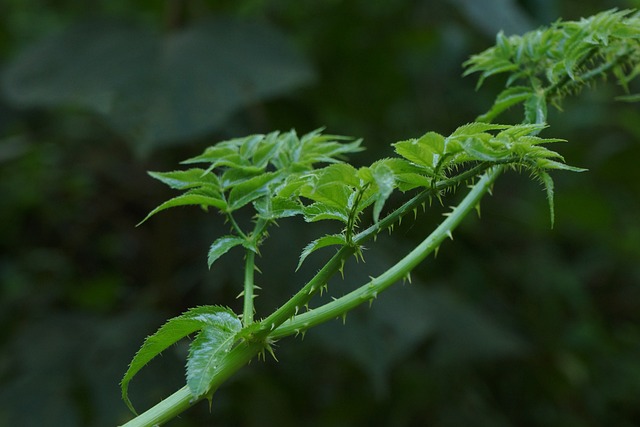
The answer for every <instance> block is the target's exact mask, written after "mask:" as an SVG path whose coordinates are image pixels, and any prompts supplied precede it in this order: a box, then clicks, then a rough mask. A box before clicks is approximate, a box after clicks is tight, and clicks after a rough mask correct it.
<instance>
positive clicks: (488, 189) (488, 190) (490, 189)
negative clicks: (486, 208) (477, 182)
mask: <svg viewBox="0 0 640 427" xmlns="http://www.w3.org/2000/svg"><path fill="white" fill-rule="evenodd" d="M487 193H489V195H490V196H493V185H491V186H490V187H489V188H487Z"/></svg>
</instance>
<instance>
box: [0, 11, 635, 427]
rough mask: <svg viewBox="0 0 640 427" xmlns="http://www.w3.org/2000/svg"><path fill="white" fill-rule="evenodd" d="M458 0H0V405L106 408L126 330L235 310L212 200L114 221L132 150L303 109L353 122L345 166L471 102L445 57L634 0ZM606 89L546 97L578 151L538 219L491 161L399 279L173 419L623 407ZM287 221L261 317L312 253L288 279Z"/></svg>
mask: <svg viewBox="0 0 640 427" xmlns="http://www.w3.org/2000/svg"><path fill="white" fill-rule="evenodd" d="M477 3H478V2H473V1H464V0H439V1H426V0H425V1H388V0H385V1H379V2H370V1H369V2H367V1H360V0H354V1H350V2H341V1H335V0H334V1H326V2H315V1H309V0H302V1H297V2H293V1H290V0H289V1H285V0H279V1H272V2H266V1H260V0H245V1H216V2H214V1H212V0H172V1H164V2H156V1H147V0H144V1H139V2H127V1H123V0H119V1H95V2H84V1H79V0H58V1H51V0H28V1H24V0H7V1H4V2H2V4H1V5H0V55H1V56H0V74H1V91H0V178H1V179H0V236H1V238H2V239H1V240H0V248H1V249H0V321H1V322H2V325H3V328H2V330H1V332H0V345H1V346H2V351H1V352H0V382H1V383H2V385H1V386H0V425H20V426H32V425H33V426H36V425H42V424H43V423H46V424H48V425H60V426H112V425H115V424H116V423H118V422H122V421H124V420H126V419H128V417H129V416H130V415H129V414H128V410H127V408H126V407H125V405H124V404H123V403H122V402H121V401H120V393H119V389H118V381H119V379H120V378H121V375H122V373H123V372H124V371H125V369H126V366H127V363H128V361H129V360H130V358H131V356H132V355H133V354H134V352H135V350H136V348H137V346H138V345H139V343H140V342H141V341H142V339H143V337H144V336H146V335H148V334H150V333H151V332H153V331H155V330H156V329H157V327H158V326H159V325H160V324H161V323H162V322H163V319H166V318H167V317H170V316H173V315H176V314H178V313H180V312H182V311H184V309H185V308H187V307H191V306H195V305H199V304H214V303H215V304H225V305H229V306H231V307H233V308H234V309H235V310H236V311H240V307H239V301H238V300H236V299H235V296H236V295H237V294H238V293H239V292H240V290H241V289H240V287H241V285H240V283H241V276H242V271H241V269H240V267H239V265H237V264H233V263H231V262H230V263H228V264H219V265H216V266H214V268H212V270H211V271H208V270H207V266H206V250H207V248H208V245H209V244H210V241H211V239H212V237H215V236H217V235H219V234H220V230H221V229H225V227H226V226H225V225H224V224H223V223H222V220H221V219H216V218H215V217H212V216H211V215H208V216H205V215H204V214H201V213H199V212H198V211H197V209H195V210H193V209H184V210H174V211H175V212H168V213H165V214H164V215H162V216H158V217H157V218H154V219H153V220H150V221H148V222H147V223H145V224H144V226H141V227H139V228H135V224H136V223H138V222H139V221H140V220H141V219H142V218H144V216H145V215H146V214H147V213H148V211H149V210H150V209H151V208H153V207H154V206H157V205H158V204H159V203H160V202H161V201H162V200H166V199H167V198H168V197H170V195H171V193H170V190H165V189H164V188H162V186H160V185H157V184H156V183H155V182H154V181H153V180H151V179H150V178H148V176H147V175H146V173H145V171H146V170H168V169H171V168H173V167H174V165H175V164H176V163H177V162H178V161H180V160H181V159H183V158H187V157H190V156H192V155H193V154H194V153H198V152H201V151H202V149H203V148H204V147H206V146H208V145H210V144H211V143H212V141H217V140H221V139H224V138H228V137H235V136H242V135H247V134H250V133H255V132H269V131H271V130H274V129H282V130H288V129H290V128H296V129H298V130H299V131H300V132H301V133H302V132H306V131H309V130H312V129H315V128H317V127H318V126H326V127H327V129H328V131H330V132H331V133H337V134H345V135H353V136H357V137H360V136H362V137H364V138H365V143H364V145H365V146H366V147H368V150H367V151H366V152H364V153H361V154H359V155H358V156H354V157H353V160H354V162H355V163H356V164H358V162H359V161H361V162H362V163H363V164H364V163H366V162H368V161H369V160H371V159H378V158H380V157H382V156H384V155H386V154H388V153H390V152H391V147H390V146H389V144H390V143H392V142H396V141H398V140H401V139H406V138H408V137H412V136H418V135H421V134H423V133H425V132H426V131H429V130H434V131H437V132H441V133H449V132H451V131H452V130H453V129H455V128H456V127H457V126H459V125H461V124H463V123H466V122H468V121H470V120H472V119H473V118H474V117H475V116H477V115H478V114H480V113H482V112H484V111H486V110H487V109H488V108H489V106H490V105H491V101H492V99H493V97H494V96H495V94H496V93H497V90H498V89H499V88H500V87H501V86H500V84H499V82H496V83H493V82H487V85H486V87H485V88H483V89H482V90H481V91H479V92H477V93H476V92H474V87H475V83H476V82H475V80H474V79H473V78H465V79H463V78H461V73H462V68H461V64H462V62H464V61H465V60H466V59H467V58H468V57H469V55H471V54H473V53H477V52H479V51H480V50H482V49H484V48H486V47H488V46H489V45H491V44H492V43H493V41H494V34H495V32H496V31H497V30H499V29H504V30H505V31H506V32H507V33H520V32H524V31H527V30H529V29H531V28H533V27H535V26H538V25H543V24H548V23H549V22H551V21H554V20H555V19H557V18H558V17H563V18H566V19H577V18H579V17H580V16H586V15H590V14H593V13H596V12H598V11H601V10H604V9H607V8H610V7H619V8H626V7H640V2H638V1H637V0H636V1H633V0H628V1H623V0H619V1H613V0H611V1H595V0H589V1H584V0H582V1H578V0H528V1H525V0H522V1H515V0H490V1H489V0H487V1H484V2H483V5H484V6H485V7H484V9H483V10H478V7H477ZM229 64H233V67H231V66H230V65H229ZM241 71H242V72H241ZM636 89H637V88H636ZM636 92H637V90H636ZM618 94H620V92H619V90H618V88H615V87H612V86H610V85H606V84H604V83H603V84H601V85H598V87H596V88H594V90H592V91H590V92H585V93H583V94H581V95H580V96H579V97H577V98H575V99H572V100H567V101H565V102H564V103H563V106H562V107H563V109H564V112H562V113H556V112H552V114H551V116H550V123H551V129H550V130H549V131H548V133H546V134H545V136H552V137H560V138H565V139H568V140H569V141H570V143H569V144H566V145H564V146H563V147H561V148H562V154H563V155H564V156H565V158H566V159H567V161H568V162H569V163H571V164H573V165H577V166H581V167H585V168H588V169H589V170H590V171H589V172H587V173H584V174H575V175H574V174H558V175H557V177H556V176H554V177H556V226H555V228H554V230H550V229H549V227H548V212H547V211H546V209H547V206H546V203H545V200H544V194H543V192H542V191H541V190H540V188H539V187H537V186H535V185H531V184H530V183H528V182H527V180H526V177H523V178H519V177H518V176H514V175H510V178H509V179H505V180H502V182H499V183H498V185H497V186H496V189H495V191H494V196H493V197H492V198H489V199H487V200H485V202H484V203H483V206H482V219H477V218H473V219H469V220H467V221H466V222H465V224H464V226H463V228H462V230H461V231H460V232H459V233H458V234H457V235H456V240H455V241H454V242H453V243H450V244H447V245H444V246H443V247H442V249H441V251H440V253H439V255H438V258H437V259H436V260H435V261H434V260H429V261H428V262H426V263H425V265H424V266H423V267H421V268H420V269H419V270H418V271H416V272H415V274H414V277H413V279H414V280H413V284H412V285H408V284H405V285H399V286H398V287H397V288H395V289H393V290H391V291H389V293H388V294H385V295H381V296H380V298H379V299H378V300H377V301H376V302H375V303H374V304H373V306H372V308H371V309H367V308H363V309H361V310H357V311H356V312H354V313H352V314H350V315H349V316H348V317H347V322H346V326H343V325H342V323H341V322H340V321H336V322H333V323H329V324H327V325H324V326H322V327H320V328H318V329H317V330H314V331H311V332H310V333H308V334H307V336H306V338H305V339H304V341H302V342H300V340H299V339H296V340H295V341H294V340H288V341H286V342H282V343H281V344H280V345H279V347H278V348H277V349H276V351H277V354H278V358H279V360H280V362H279V363H276V362H273V361H268V362H267V363H261V362H260V363H253V364H251V365H250V366H249V368H247V369H245V370H243V371H242V372H240V374H239V375H238V376H237V377H235V378H233V379H231V380H230V381H229V383H228V384H227V385H226V386H224V387H223V388H222V389H221V390H220V391H219V392H218V393H217V394H216V396H215V398H214V401H213V407H212V414H210V413H209V411H208V408H207V405H205V404H202V405H198V406H197V407H196V408H194V410H193V411H189V412H187V413H186V414H184V415H183V416H181V417H180V418H179V419H176V420H175V421H174V422H173V423H172V425H176V426H194V425H213V424H215V425H234V426H253V425H261V426H270V425H278V426H289V425H299V424H304V425H311V426H316V425H317V426H323V425H332V426H341V425H350V426H353V425H363V426H364V425H372V424H374V423H375V424H377V425H388V426H412V425H432V426H466V425H477V426H542V425H545V426H546V425H562V426H574V425H575V426H590V425H593V426H598V425H615V426H623V427H624V426H633V425H638V424H640V409H639V408H640V406H638V402H637V396H640V362H639V360H640V262H639V261H640V179H638V178H639V176H638V168H637V159H640V144H638V139H639V138H640V110H638V107H637V105H634V104H626V103H614V102H613V101H612V99H613V97H614V96H616V95H618ZM437 221H438V214H437V213H435V214H434V215H433V217H432V218H430V219H428V220H426V221H424V223H422V222H421V223H411V222H410V221H408V222H405V223H403V225H402V227H400V229H399V230H398V232H396V233H394V236H393V238H381V239H380V240H379V244H377V245H375V247H373V245H372V248H371V250H370V251H368V252H367V257H366V259H367V263H366V264H358V265H355V264H354V265H348V266H347V269H348V270H350V273H349V272H347V273H348V274H351V276H348V277H354V278H357V277H358V275H361V276H362V277H363V278H366V277H367V276H368V275H372V274H375V273H376V272H378V271H381V270H383V269H384V268H385V266H386V265H389V264H391V263H392V262H393V261H394V260H395V259H396V258H397V256H398V254H399V253H402V252H404V251H405V250H406V249H408V248H410V247H411V245H412V244H413V243H414V242H415V241H416V239H419V238H420V236H423V235H424V234H425V233H426V232H428V231H429V230H430V229H431V228H432V226H433V224H435V223H436V222H437ZM308 227H309V225H308V224H303V223H302V222H300V223H297V224H296V223H293V224H287V225H283V227H282V228H281V229H279V230H278V232H277V233H273V237H272V238H271V239H270V240H269V242H268V243H267V245H266V246H265V247H264V249H263V259H262V260H261V261H260V265H261V266H263V268H262V270H263V275H262V276H260V277H259V278H258V279H259V281H261V282H263V283H260V282H259V283H258V284H259V285H260V286H262V288H263V291H262V293H261V295H260V296H259V298H258V299H257V300H256V306H257V310H258V313H257V314H258V316H263V315H266V314H268V313H269V312H270V310H271V309H273V308H274V307H276V306H277V305H278V304H279V303H281V302H283V301H284V300H285V299H286V298H287V297H288V296H289V295H290V294H291V293H292V292H293V291H294V290H295V289H296V288H297V287H298V285H299V284H300V283H302V282H303V281H304V279H305V278H308V277H309V276H310V274H312V272H314V271H315V269H316V268H317V266H318V264H317V263H318V262H320V261H319V260H315V262H316V264H314V259H311V258H310V259H309V260H308V261H307V262H306V263H305V265H304V266H303V268H302V269H301V270H300V271H299V272H298V273H294V269H295V266H296V263H297V256H298V254H299V253H300V251H301V250H302V248H303V247H304V245H305V244H306V243H307V242H309V241H310V240H312V239H313V238H314V237H315V236H317V230H315V229H312V230H311V231H310V230H309V229H308ZM311 227H312V228H313V227H314V226H311ZM320 256H321V255H320V254H318V255H315V257H320ZM229 260H230V261H231V260H232V257H230V258H229ZM358 283H359V281H358V280H354V283H345V282H340V281H338V282H337V283H335V284H332V286H331V288H332V289H333V290H335V292H337V293H341V292H342V291H343V290H344V292H346V291H348V290H349V289H350V286H352V285H356V284H358ZM336 336H338V337H341V338H340V339H339V340H336V339H334V338H332V337H336ZM185 353H186V346H180V345H179V346H176V347H173V348H171V349H170V350H168V351H166V352H165V357H163V358H160V359H159V360H158V361H154V363H152V364H151V365H150V368H149V371H147V372H145V373H143V374H141V377H140V379H136V383H135V384H133V385H132V387H131V393H132V395H133V396H134V399H135V401H136V402H138V403H137V405H140V407H144V406H148V405H151V404H153V403H155V402H157V401H158V400H159V399H161V398H162V397H164V396H166V395H168V394H169V393H171V392H172V391H173V390H175V389H176V388H177V387H179V386H181V385H182V384H183V383H184V377H183V371H182V369H181V367H182V365H183V362H182V361H183V360H184V356H185Z"/></svg>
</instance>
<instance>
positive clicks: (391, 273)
mask: <svg viewBox="0 0 640 427" xmlns="http://www.w3.org/2000/svg"><path fill="white" fill-rule="evenodd" d="M503 169H504V167H503V166H496V167H494V168H493V169H491V170H490V171H488V172H487V173H486V174H485V175H484V176H483V177H482V178H480V180H478V182H477V183H476V184H475V185H474V186H473V187H472V189H471V191H469V193H468V194H467V195H466V196H465V198H464V199H463V200H462V202H460V204H459V205H458V206H457V207H456V208H454V209H453V211H452V212H451V213H450V214H449V215H448V216H447V218H446V219H445V220H444V221H443V222H442V223H441V224H440V225H439V226H438V227H437V228H436V229H435V230H434V231H433V232H432V233H431V234H430V235H429V236H428V237H427V238H426V239H425V240H424V241H422V243H420V244H419V245H418V246H417V247H416V248H414V249H413V250H412V251H411V252H410V253H409V254H408V255H406V256H405V257H404V258H402V259H401V260H400V261H398V262H397V263H396V264H395V265H394V266H393V267H391V268H390V269H388V270H387V271H386V272H384V273H383V274H381V275H380V276H378V277H375V278H373V279H371V280H370V281H369V282H368V283H366V284H364V285H363V286H360V287H359V288H358V289H356V290H354V291H352V292H350V293H348V294H346V295H344V296H343V297H340V298H338V299H336V300H334V301H332V302H330V303H327V304H325V305H323V306H320V307H318V308H314V309H313V310H311V311H308V312H306V313H303V314H300V315H298V316H295V317H293V318H291V319H289V320H287V321H286V322H284V323H283V324H282V325H281V326H280V327H278V328H277V329H276V330H275V331H273V332H272V333H271V334H270V337H271V338H273V339H278V338H282V337H285V336H288V335H292V334H297V333H300V332H304V331H306V330H307V329H309V328H311V327H313V326H316V325H318V324H320V323H323V322H326V321H328V320H331V319H335V318H338V317H340V316H343V315H345V314H346V313H347V312H348V311H350V310H352V309H353V308H355V307H356V306H358V305H360V304H362V303H364V302H366V301H371V300H373V299H374V298H376V297H377V295H378V294H379V293H380V292H382V291H384V290H385V289H387V288H388V287H389V286H391V285H392V284H394V283H396V282H398V281H399V280H402V279H403V278H405V277H407V275H408V274H409V273H410V272H411V270H413V269H414V268H415V267H416V266H417V265H418V264H419V263H420V262H422V261H423V260H424V259H425V258H426V257H427V256H428V255H429V254H431V253H432V252H433V251H434V250H436V249H437V248H438V247H439V246H440V245H441V244H442V242H443V241H444V240H445V239H446V238H447V237H451V233H452V231H453V230H454V229H455V228H456V227H457V226H458V224H460V222H461V221H462V219H463V218H465V217H466V216H467V215H468V214H469V212H470V211H471V210H473V209H474V208H475V207H476V206H477V205H478V203H479V202H480V200H481V199H482V197H483V196H484V195H485V194H486V193H487V192H488V191H489V190H490V189H491V186H492V185H493V183H494V181H495V180H496V178H497V177H498V176H499V175H500V173H501V172H502V170H503Z"/></svg>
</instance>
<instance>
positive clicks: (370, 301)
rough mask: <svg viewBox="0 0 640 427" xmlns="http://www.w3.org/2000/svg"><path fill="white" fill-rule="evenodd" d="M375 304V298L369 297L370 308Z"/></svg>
mask: <svg viewBox="0 0 640 427" xmlns="http://www.w3.org/2000/svg"><path fill="white" fill-rule="evenodd" d="M372 305H373V298H369V308H371V306H372Z"/></svg>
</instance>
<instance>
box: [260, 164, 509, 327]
mask: <svg viewBox="0 0 640 427" xmlns="http://www.w3.org/2000/svg"><path fill="white" fill-rule="evenodd" d="M508 162H509V161H505V163H508ZM490 167H492V165H491V164H489V163H481V164H479V165H476V166H475V167H473V168H471V169H468V170H466V171H464V172H462V173H461V174H459V175H457V176H455V177H453V178H448V179H443V180H440V181H438V182H437V183H436V184H435V185H434V186H433V188H432V189H429V190H425V191H422V192H421V193H419V194H417V195H416V196H414V197H413V198H412V199H410V200H408V201H407V202H406V203H404V204H403V205H402V206H400V207H399V208H397V209H396V210H394V211H393V212H391V213H390V214H389V215H387V216H385V217H384V218H382V219H381V220H380V221H378V222H377V223H375V224H373V225H371V226H370V227H368V228H367V229H366V230H363V231H362V232H360V233H358V234H356V235H355V236H354V237H353V244H354V246H343V247H342V248H340V250H338V252H337V253H336V254H335V255H334V256H333V257H332V258H331V259H330V260H329V261H328V262H327V263H326V264H325V265H324V267H323V268H322V269H321V270H320V271H319V272H318V273H317V274H316V275H315V276H314V277H313V278H312V279H311V280H310V281H309V282H307V284H306V285H304V286H303V287H302V289H300V290H299V291H298V292H297V293H296V294H295V295H294V296H293V297H291V299H289V300H288V301H287V302H286V303H285V304H283V305H282V306H281V307H280V308H278V309H277V310H276V311H275V312H273V313H272V314H271V315H270V316H268V317H267V318H265V319H264V320H263V321H262V322H261V323H260V328H259V330H258V331H257V332H256V334H257V337H260V338H264V337H266V336H267V335H270V334H271V332H272V331H274V330H275V329H276V328H278V327H279V326H280V325H282V324H283V323H284V322H285V321H287V320H289V319H291V318H293V317H294V316H296V315H297V314H298V312H299V311H300V310H301V309H302V308H303V307H306V306H307V304H308V303H309V301H310V300H311V298H312V297H313V296H314V295H315V294H316V293H317V292H318V291H319V290H320V289H321V288H322V287H323V286H325V285H326V284H327V282H328V281H329V279H330V278H331V277H333V276H334V275H335V274H336V273H337V272H338V271H340V269H341V268H342V266H343V265H344V262H345V260H346V259H347V258H349V257H350V256H351V255H353V254H354V253H355V251H356V247H357V246H358V245H361V244H362V243H364V242H365V241H367V240H369V239H371V238H372V237H374V236H375V235H377V234H378V233H379V232H380V231H382V230H385V229H387V228H389V227H391V226H392V225H393V224H394V223H396V222H397V221H398V220H400V219H401V218H402V217H403V216H404V215H406V214H408V213H409V212H412V211H413V210H414V209H417V208H418V207H420V205H422V204H423V203H425V202H426V201H427V200H429V199H430V198H431V197H433V195H434V194H438V193H439V192H441V191H444V190H446V189H448V188H451V187H455V186H457V185H460V184H461V183H463V182H465V181H467V180H469V179H472V178H474V177H476V176H478V175H479V174H481V173H482V172H484V171H486V170H487V169H489V168H490ZM498 167H499V168H501V166H498Z"/></svg>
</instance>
